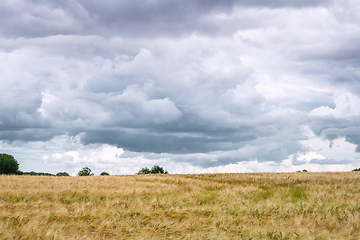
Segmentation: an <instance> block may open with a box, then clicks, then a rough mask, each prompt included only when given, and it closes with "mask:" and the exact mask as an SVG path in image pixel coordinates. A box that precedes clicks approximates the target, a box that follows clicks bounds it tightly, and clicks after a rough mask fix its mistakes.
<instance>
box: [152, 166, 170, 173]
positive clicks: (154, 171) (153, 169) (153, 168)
mask: <svg viewBox="0 0 360 240" xmlns="http://www.w3.org/2000/svg"><path fill="white" fill-rule="evenodd" d="M151 173H152V174H157V173H161V174H167V173H168V172H167V171H165V170H164V169H163V168H162V167H159V166H157V165H155V166H153V167H152V168H151Z"/></svg>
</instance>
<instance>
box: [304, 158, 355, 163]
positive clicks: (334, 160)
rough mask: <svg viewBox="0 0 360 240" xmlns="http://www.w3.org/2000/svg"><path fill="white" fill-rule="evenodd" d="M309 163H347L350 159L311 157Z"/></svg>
mask: <svg viewBox="0 0 360 240" xmlns="http://www.w3.org/2000/svg"><path fill="white" fill-rule="evenodd" d="M310 163H313V164H348V163H351V161H348V160H346V159H344V160H337V159H329V158H326V159H312V160H311V161H310Z"/></svg>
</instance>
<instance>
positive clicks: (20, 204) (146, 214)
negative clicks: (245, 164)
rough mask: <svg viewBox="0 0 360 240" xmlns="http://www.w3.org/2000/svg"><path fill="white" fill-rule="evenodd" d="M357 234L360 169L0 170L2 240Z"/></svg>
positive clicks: (337, 236) (359, 231)
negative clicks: (47, 173) (69, 173)
mask: <svg viewBox="0 0 360 240" xmlns="http://www.w3.org/2000/svg"><path fill="white" fill-rule="evenodd" d="M111 238H112V239H359V238H360V172H342V173H276V174H275V173H256V174H251V173H247V174H193V175H152V176H149V175H145V176H103V177H94V176H91V177H41V176H0V239H111Z"/></svg>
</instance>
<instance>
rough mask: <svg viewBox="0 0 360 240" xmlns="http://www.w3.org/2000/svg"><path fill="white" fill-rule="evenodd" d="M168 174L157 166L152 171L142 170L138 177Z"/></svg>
mask: <svg viewBox="0 0 360 240" xmlns="http://www.w3.org/2000/svg"><path fill="white" fill-rule="evenodd" d="M158 173H160V174H168V171H165V170H164V169H163V168H162V167H159V166H157V165H154V166H153V167H152V168H151V170H150V169H148V168H146V167H145V168H142V169H141V170H140V171H138V172H137V174H138V175H144V174H158Z"/></svg>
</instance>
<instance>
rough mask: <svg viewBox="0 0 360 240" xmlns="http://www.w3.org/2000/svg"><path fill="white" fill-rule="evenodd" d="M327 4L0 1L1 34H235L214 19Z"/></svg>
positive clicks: (220, 0)
mask: <svg viewBox="0 0 360 240" xmlns="http://www.w3.org/2000/svg"><path fill="white" fill-rule="evenodd" d="M330 3H331V1H323V0H317V1H300V0H299V1H298V0H293V1H286V0H277V1H266V0H257V1H247V0H246V1H245V0H239V1H236V0H233V1H231V0H230V1H223V0H213V1H206V0H196V1H194V0H184V1H174V0H172V1H166V0H157V1H151V0H147V1H134V0H124V1H101V2H99V1H94V0H90V1H87V0H65V1H50V0H33V1H16V2H13V1H5V3H3V4H2V6H1V8H0V16H1V17H0V24H1V28H0V33H1V34H2V35H3V36H9V37H45V36H51V35H59V34H63V35H68V34H76V35H104V36H132V37H145V38H148V37H155V36H169V37H175V36H182V35H184V34H188V33H192V32H199V33H204V34H210V35H212V34H219V33H226V32H228V33H232V32H234V31H236V26H239V24H238V23H237V24H236V25H235V26H229V25H228V23H227V22H226V21H225V22H223V23H222V21H221V20H216V18H215V16H214V14H219V13H224V14H231V12H232V9H233V8H234V7H253V8H287V7H291V8H298V7H315V6H319V5H328V4H330ZM233 24H234V23H232V25H233ZM242 25H243V24H242Z"/></svg>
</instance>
